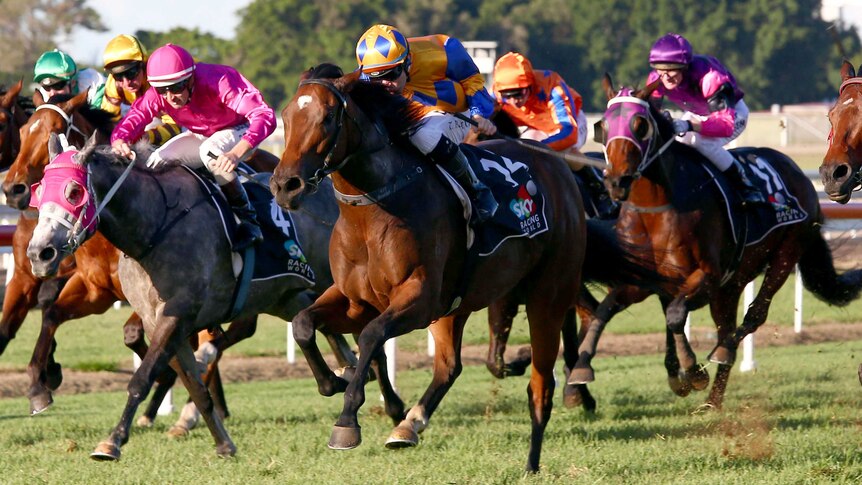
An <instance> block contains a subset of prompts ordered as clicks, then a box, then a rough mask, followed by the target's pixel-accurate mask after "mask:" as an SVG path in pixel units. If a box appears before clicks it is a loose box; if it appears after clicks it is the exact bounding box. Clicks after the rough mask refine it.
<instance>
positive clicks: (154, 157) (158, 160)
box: [147, 152, 165, 168]
mask: <svg viewBox="0 0 862 485" xmlns="http://www.w3.org/2000/svg"><path fill="white" fill-rule="evenodd" d="M163 163H165V160H164V159H163V158H162V157H160V156H159V155H158V152H153V153H151V154H150V157H149V158H147V168H156V167H158V166H159V165H161V164H163Z"/></svg>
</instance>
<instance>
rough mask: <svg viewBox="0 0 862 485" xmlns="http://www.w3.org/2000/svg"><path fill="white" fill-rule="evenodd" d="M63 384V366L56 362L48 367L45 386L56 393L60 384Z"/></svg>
mask: <svg viewBox="0 0 862 485" xmlns="http://www.w3.org/2000/svg"><path fill="white" fill-rule="evenodd" d="M62 383H63V366H61V365H60V364H58V363H56V362H54V363H53V364H49V365H48V369H47V372H46V382H45V385H46V386H48V389H51V390H52V391H56V390H57V389H58V388H59V387H60V384H62Z"/></svg>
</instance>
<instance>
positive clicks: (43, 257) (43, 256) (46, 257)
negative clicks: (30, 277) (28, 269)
mask: <svg viewBox="0 0 862 485" xmlns="http://www.w3.org/2000/svg"><path fill="white" fill-rule="evenodd" d="M55 257H57V250H55V249H54V248H50V247H49V248H45V249H43V250H41V251H39V261H53V260H54V258H55Z"/></svg>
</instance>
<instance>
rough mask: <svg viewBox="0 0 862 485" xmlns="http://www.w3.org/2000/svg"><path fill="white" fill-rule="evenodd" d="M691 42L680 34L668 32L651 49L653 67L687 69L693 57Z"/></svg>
mask: <svg viewBox="0 0 862 485" xmlns="http://www.w3.org/2000/svg"><path fill="white" fill-rule="evenodd" d="M693 55H694V54H693V53H692V49H691V44H690V43H689V42H688V40H686V39H685V37H683V36H681V35H679V34H673V33H667V34H665V35H663V36H662V37H660V38H659V39H658V40H657V41H656V42H655V44H653V46H652V49H650V51H649V64H650V66H651V67H652V68H653V69H685V68H686V67H688V65H689V63H691V59H692V57H693Z"/></svg>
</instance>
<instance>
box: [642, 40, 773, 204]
mask: <svg viewBox="0 0 862 485" xmlns="http://www.w3.org/2000/svg"><path fill="white" fill-rule="evenodd" d="M649 63H650V67H652V68H653V71H652V72H650V74H649V77H648V78H647V84H649V83H652V82H654V81H656V80H659V79H660V80H661V83H660V84H659V86H658V88H657V89H656V90H655V91H653V93H652V96H653V98H655V100H657V101H658V102H659V103H661V101H662V99H664V98H665V97H666V98H667V99H668V100H669V101H670V102H672V103H674V104H676V105H677V106H679V107H680V108H681V109H682V110H683V111H684V113H683V115H682V116H681V117H680V118H679V119H676V120H673V127H674V129H675V130H676V132H677V134H678V136H677V141H679V142H681V143H685V144H686V145H690V146H691V147H692V148H694V149H695V150H697V151H698V152H700V153H701V154H702V155H703V156H704V157H706V158H707V159H708V160H709V161H710V162H712V164H713V165H715V167H716V168H718V169H719V170H720V171H722V172H723V173H724V174H725V175H726V176H727V178H728V179H729V180H730V181H731V183H733V185H734V186H735V187H736V188H737V190H738V191H739V193H740V195H742V197H743V199H745V202H746V203H748V204H756V203H765V202H766V199H765V198H764V197H763V194H761V193H760V191H758V190H757V189H756V188H755V187H754V186H753V185H751V182H750V181H749V180H748V178H747V177H746V176H745V172H744V171H743V170H742V166H741V165H739V164H738V163H735V162H734V158H733V156H732V155H731V154H730V152H728V151H727V150H725V149H724V145H726V144H727V143H729V142H730V141H732V140H734V139H736V138H737V137H738V136H739V135H740V134H741V133H742V131H743V130H744V129H745V125H746V124H747V123H748V107H747V106H746V105H745V102H744V101H743V100H742V97H743V96H744V94H743V92H742V90H740V89H739V86H737V84H736V79H734V78H733V74H731V73H730V70H728V69H727V68H726V67H725V66H724V65H723V64H721V63H720V62H719V61H718V60H717V59H716V58H714V57H712V56H705V55H694V54H693V53H692V48H691V44H690V43H689V42H688V41H687V40H686V39H685V37H683V36H681V35H679V34H672V33H669V34H665V35H664V36H662V37H661V38H659V39H658V40H657V41H656V43H655V44H653V46H652V49H650V53H649Z"/></svg>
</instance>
